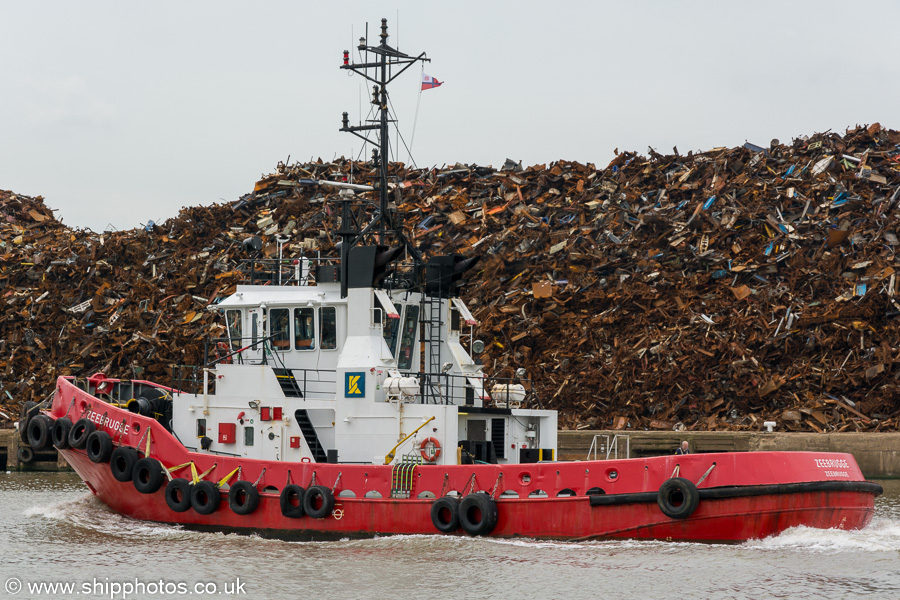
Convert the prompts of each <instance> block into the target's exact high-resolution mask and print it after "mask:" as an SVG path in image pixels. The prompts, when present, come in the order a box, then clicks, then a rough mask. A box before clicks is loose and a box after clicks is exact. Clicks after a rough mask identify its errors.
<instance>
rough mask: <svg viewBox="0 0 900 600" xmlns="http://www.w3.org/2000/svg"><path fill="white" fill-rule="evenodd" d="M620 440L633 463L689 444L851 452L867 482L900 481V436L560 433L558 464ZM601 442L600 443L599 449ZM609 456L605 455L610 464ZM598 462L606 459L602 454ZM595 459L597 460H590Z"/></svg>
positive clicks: (715, 448)
mask: <svg viewBox="0 0 900 600" xmlns="http://www.w3.org/2000/svg"><path fill="white" fill-rule="evenodd" d="M600 435H608V436H610V438H612V436H614V435H618V436H619V442H618V450H619V457H620V458H624V453H625V440H624V437H625V436H627V437H628V441H629V444H630V447H631V456H632V457H641V456H660V455H662V454H672V453H674V452H675V449H676V448H677V447H678V446H679V445H680V444H681V442H682V440H687V441H688V443H689V444H690V445H691V452H694V453H697V452H701V453H702V452H759V451H772V450H779V451H798V450H809V451H816V452H847V453H849V454H852V455H853V456H854V458H856V462H857V463H858V464H859V468H860V469H861V470H862V472H863V474H864V475H865V476H866V477H874V478H878V477H900V433H847V432H844V433H779V432H773V433H768V432H742V431H741V432H735V431H680V432H679V431H630V430H624V431H604V430H581V431H560V432H559V441H558V446H559V451H558V458H559V460H585V459H586V458H587V456H588V450H589V449H590V448H591V443H592V441H593V440H594V436H600ZM600 443H601V439H600V438H598V439H597V444H598V445H599V444H600ZM605 456H606V452H605V451H604V452H603V453H602V457H603V458H605ZM598 457H601V454H600V452H598ZM591 458H593V455H592V456H591Z"/></svg>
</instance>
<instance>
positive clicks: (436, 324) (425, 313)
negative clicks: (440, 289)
mask: <svg viewBox="0 0 900 600" xmlns="http://www.w3.org/2000/svg"><path fill="white" fill-rule="evenodd" d="M442 308H443V300H442V299H441V298H435V297H431V296H427V295H423V296H422V308H421V315H422V324H423V325H425V326H427V331H426V329H425V328H423V330H422V340H423V341H424V342H425V345H426V347H427V348H428V351H427V353H426V354H427V362H426V365H425V366H426V371H425V377H424V378H423V384H424V386H425V389H423V390H422V396H423V400H424V402H425V403H431V404H447V403H448V399H447V398H445V397H444V395H445V394H444V391H443V390H442V389H441V382H440V378H441V377H442V375H443V374H442V373H441V341H442V338H441V331H442V330H443V329H442V326H443V323H442V322H441V316H442V312H441V309H442Z"/></svg>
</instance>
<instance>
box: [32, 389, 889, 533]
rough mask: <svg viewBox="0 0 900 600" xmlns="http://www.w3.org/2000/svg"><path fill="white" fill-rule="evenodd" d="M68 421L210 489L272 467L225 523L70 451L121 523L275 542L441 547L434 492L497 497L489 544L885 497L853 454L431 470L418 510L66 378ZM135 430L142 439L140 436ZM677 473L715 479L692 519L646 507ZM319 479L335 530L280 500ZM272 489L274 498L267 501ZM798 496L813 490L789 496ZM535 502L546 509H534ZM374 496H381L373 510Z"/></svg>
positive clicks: (335, 472)
mask: <svg viewBox="0 0 900 600" xmlns="http://www.w3.org/2000/svg"><path fill="white" fill-rule="evenodd" d="M73 399H74V402H73ZM67 408H68V415H69V417H70V418H73V420H74V418H78V417H79V416H81V415H83V414H84V415H90V414H94V415H103V414H106V417H107V419H105V420H104V419H102V418H101V417H100V416H97V417H95V418H96V420H98V421H103V422H104V423H105V425H103V426H98V429H104V430H106V431H108V432H109V433H110V434H111V435H113V438H114V440H115V441H116V443H117V444H122V445H130V446H138V444H139V442H140V443H141V448H142V449H143V447H144V444H145V441H144V440H145V439H146V438H145V437H143V435H144V434H145V430H146V428H147V427H150V428H151V431H152V435H151V444H150V455H151V456H153V457H154V458H157V459H158V460H160V461H161V462H162V463H163V465H165V466H167V467H171V466H174V465H180V464H183V463H187V462H190V461H193V462H194V463H195V465H196V467H197V471H198V472H201V473H202V472H204V471H206V470H207V469H209V468H210V467H212V466H213V465H214V464H215V465H216V466H215V469H214V470H212V471H211V473H210V475H209V477H208V478H209V479H210V480H212V481H215V480H218V479H221V478H222V477H224V476H225V475H226V474H228V473H230V472H231V471H232V470H233V469H236V468H237V467H239V466H240V467H241V479H243V480H247V481H250V482H254V481H256V480H257V478H258V477H259V476H260V474H261V473H262V471H263V469H264V468H265V474H264V475H263V476H262V479H261V481H260V482H259V485H258V488H259V489H260V491H262V492H263V493H262V494H261V499H260V503H259V507H258V508H257V509H256V511H255V512H253V513H252V514H250V515H246V516H242V515H238V514H235V513H234V512H232V511H231V510H230V509H229V507H228V501H227V495H226V496H223V501H222V503H221V505H220V507H219V508H218V510H216V511H215V512H214V513H213V514H211V515H208V516H203V515H200V514H198V513H196V512H194V511H193V510H188V511H186V512H182V513H176V512H173V511H172V510H171V509H169V507H168V505H167V504H166V500H165V494H164V491H163V490H164V487H163V488H161V489H160V490H159V491H157V492H155V493H153V494H146V495H145V494H141V493H139V492H138V491H137V490H136V489H135V488H134V486H133V485H132V484H131V483H130V482H126V483H122V482H119V481H117V480H116V479H115V478H113V476H112V474H111V472H110V468H109V464H107V463H99V464H98V463H94V462H91V460H90V459H89V458H88V457H87V455H86V454H85V453H84V452H83V451H80V450H71V449H70V450H62V451H61V452H62V453H63V456H64V457H65V458H66V460H68V461H69V463H70V464H71V465H72V466H73V468H74V469H75V470H76V471H77V472H78V474H79V475H80V476H81V478H82V479H83V480H84V481H85V483H86V484H87V485H88V487H89V488H90V489H91V491H92V492H93V493H94V494H96V495H97V497H98V498H99V499H100V500H101V501H102V502H104V503H105V504H106V505H108V506H109V507H110V508H111V509H112V510H114V511H116V512H118V513H121V514H123V515H127V516H130V517H133V518H136V519H141V520H148V521H157V522H164V523H178V524H183V525H186V526H190V527H198V528H211V529H217V530H238V531H245V532H247V533H251V532H253V533H258V534H260V535H272V536H278V537H298V538H328V537H359V536H371V535H377V534H434V533H437V530H436V529H435V526H434V525H433V524H432V521H431V516H430V511H431V506H432V504H433V502H434V499H433V498H419V494H422V493H423V492H431V493H432V494H434V495H435V496H437V497H440V496H442V495H445V494H446V493H447V492H450V491H451V490H453V491H456V492H458V493H460V494H461V495H466V494H467V493H471V492H473V491H486V492H488V493H493V495H494V497H495V498H496V499H497V508H498V519H497V525H496V527H495V528H494V530H493V532H492V533H491V535H492V536H499V537H515V536H523V537H531V538H553V539H587V538H603V537H628V538H643V539H664V540H667V539H671V540H697V541H742V540H746V539H751V538H763V537H767V536H770V535H774V534H777V533H780V532H781V531H784V530H785V529H787V528H789V527H794V526H798V525H805V526H808V527H817V528H841V529H858V528H862V527H865V526H866V525H867V524H868V523H869V521H871V519H872V516H873V513H874V499H875V494H876V493H877V492H875V491H873V490H874V489H875V488H877V486H874V485H871V484H869V485H868V487H867V486H866V484H861V483H860V482H864V478H863V476H862V473H861V472H860V471H859V468H858V467H857V465H856V462H855V461H854V459H853V457H852V456H851V455H849V454H832V453H817V452H793V453H779V452H756V453H729V454H695V455H687V456H662V457H656V458H647V459H629V460H609V461H588V462H561V463H535V464H522V465H477V466H472V465H459V466H427V465H426V466H421V467H418V468H417V469H416V471H415V476H414V478H413V479H414V484H413V488H412V493H411V499H391V498H389V495H390V485H391V474H392V468H391V467H390V466H376V465H351V464H324V463H285V462H274V461H260V460H253V459H247V458H240V457H231V456H221V455H212V454H209V453H199V452H191V451H188V450H187V449H185V448H184V446H182V445H181V444H180V443H179V442H178V441H177V440H176V439H175V438H174V437H173V436H172V435H171V434H169V433H168V432H167V431H165V430H164V429H163V427H162V426H161V425H160V424H158V423H156V422H155V421H153V420H152V419H149V418H146V417H141V416H139V415H134V414H131V413H129V412H127V411H124V410H121V409H118V408H116V407H113V406H111V405H109V404H106V403H103V402H102V401H101V400H99V399H97V398H95V397H93V396H90V395H88V394H86V393H84V392H82V391H81V390H78V389H77V388H75V387H74V386H73V385H72V384H71V383H70V382H68V381H66V380H64V379H60V380H59V383H58V385H57V395H56V397H55V398H54V403H53V408H52V410H51V411H50V413H49V414H50V415H51V416H52V417H54V418H59V417H62V416H64V415H65V414H66V413H67ZM123 420H124V422H125V423H127V424H128V425H129V427H128V430H129V432H128V433H127V434H124V435H119V436H118V437H117V436H116V433H115V427H110V424H114V425H119V426H121V424H122V422H123ZM135 424H137V425H139V429H140V433H135V432H134V425H135ZM713 465H715V466H714V467H713V468H712V470H710V467H712V466H713ZM835 465H837V466H835ZM676 468H677V469H678V473H677V474H678V476H680V477H684V478H686V479H688V480H690V481H692V482H695V483H696V482H698V481H700V480H701V478H702V477H703V476H704V474H705V473H707V471H709V472H708V475H707V476H706V477H705V478H704V479H703V480H702V482H701V483H700V485H698V488H699V489H700V490H701V494H704V493H705V494H707V498H705V499H702V500H701V501H700V502H699V505H698V506H697V509H696V511H694V512H693V514H691V516H690V517H689V518H686V519H672V518H669V517H667V516H665V515H664V514H663V513H662V512H661V510H660V508H659V506H658V505H657V503H656V502H655V501H648V499H647V496H648V494H647V492H650V493H655V492H656V491H657V490H658V489H659V487H660V486H661V485H662V484H663V483H664V482H665V481H666V480H667V479H669V478H670V477H672V476H673V473H675V471H676ZM613 473H615V475H613ZM174 476H175V477H189V469H183V470H181V471H175V472H174ZM313 478H315V482H316V483H317V484H319V485H324V486H327V487H329V488H333V489H334V494H335V496H336V506H335V511H334V512H333V513H332V514H331V515H330V516H327V517H326V518H324V519H313V518H310V517H308V516H305V517H302V518H299V519H294V518H287V517H284V516H283V515H282V514H281V509H280V502H279V494H278V493H277V492H276V491H275V490H279V491H280V490H281V489H282V488H283V487H284V486H285V485H286V484H287V483H289V482H290V483H297V484H300V485H301V486H303V487H308V486H309V485H311V483H312V481H313ZM232 482H233V481H232ZM819 482H822V483H824V485H819ZM835 482H839V483H835ZM854 482H856V483H854ZM791 484H801V485H800V486H794V487H791ZM804 485H805V486H806V487H805V488H804ZM817 485H818V486H819V489H817V488H816V486H817ZM762 486H769V487H768V488H765V487H762ZM779 486H780V487H779ZM598 487H599V488H602V490H603V492H604V493H605V494H606V495H607V497H616V498H625V496H622V495H625V494H641V493H643V494H644V496H645V497H644V498H643V499H641V500H639V501H633V502H632V501H628V502H623V503H619V504H611V505H605V506H592V505H591V502H590V501H589V500H590V498H589V497H588V496H587V492H588V490H591V489H592V488H598ZM775 487H779V491H778V493H762V494H760V492H761V491H762V492H764V491H765V490H768V489H770V488H775ZM266 488H269V489H272V493H266V492H265V491H264V490H265V489H266ZM797 488H803V489H805V490H807V491H792V490H795V489H797ZM723 489H728V490H731V492H732V493H733V494H732V495H735V494H736V495H735V497H724V498H710V497H708V496H709V495H714V494H715V493H716V490H723ZM538 490H541V491H543V492H545V493H546V494H547V496H548V497H543V498H533V497H532V498H529V497H528V496H529V494H532V493H535V492H537V491H538ZM742 490H747V493H746V494H744V493H743V492H742ZM504 491H511V492H515V493H516V494H518V497H512V498H507V497H500V494H501V493H502V492H504ZM569 491H571V492H574V494H575V495H574V496H569V497H557V494H559V493H560V492H563V493H568V492H569ZM341 492H344V493H345V494H347V493H350V492H352V493H353V494H354V495H355V497H338V496H339V494H340V493H341ZM371 492H378V493H380V494H381V496H382V497H381V498H368V497H364V496H365V494H366V493H371ZM754 494H759V495H754ZM702 497H703V496H701V498H702Z"/></svg>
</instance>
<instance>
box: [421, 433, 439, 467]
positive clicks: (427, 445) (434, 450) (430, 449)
mask: <svg viewBox="0 0 900 600" xmlns="http://www.w3.org/2000/svg"><path fill="white" fill-rule="evenodd" d="M419 454H421V455H422V458H423V459H424V460H425V461H426V462H434V461H436V460H437V459H438V457H439V456H440V455H441V443H440V442H439V441H438V440H437V438H433V437H429V438H425V439H424V440H422V443H421V444H419Z"/></svg>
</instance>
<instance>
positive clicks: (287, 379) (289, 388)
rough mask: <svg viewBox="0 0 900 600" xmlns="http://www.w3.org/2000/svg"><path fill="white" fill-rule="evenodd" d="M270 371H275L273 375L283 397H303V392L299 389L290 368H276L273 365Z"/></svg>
mask: <svg viewBox="0 0 900 600" xmlns="http://www.w3.org/2000/svg"><path fill="white" fill-rule="evenodd" d="M272 371H274V372H275V377H276V378H277V379H278V385H279V386H280V387H281V391H282V392H283V393H284V395H285V397H287V398H302V397H303V392H301V391H300V386H299V385H298V384H297V380H296V379H295V378H294V373H293V371H291V370H290V369H276V368H275V367H272Z"/></svg>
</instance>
